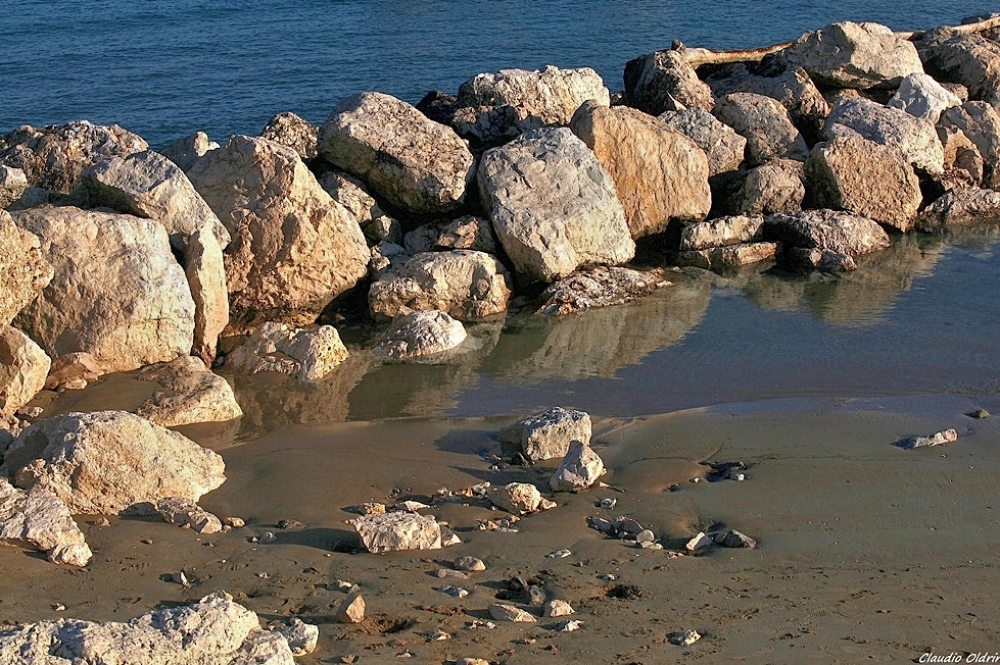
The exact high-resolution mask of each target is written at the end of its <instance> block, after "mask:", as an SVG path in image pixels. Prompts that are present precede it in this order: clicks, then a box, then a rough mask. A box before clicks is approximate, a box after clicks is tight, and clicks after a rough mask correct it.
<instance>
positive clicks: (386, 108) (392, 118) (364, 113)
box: [319, 92, 475, 214]
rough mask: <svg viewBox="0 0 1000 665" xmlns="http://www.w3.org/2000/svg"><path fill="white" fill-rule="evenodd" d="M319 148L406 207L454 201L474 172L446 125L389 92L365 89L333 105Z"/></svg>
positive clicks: (439, 207) (427, 208) (444, 206)
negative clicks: (431, 118)
mask: <svg viewBox="0 0 1000 665" xmlns="http://www.w3.org/2000/svg"><path fill="white" fill-rule="evenodd" d="M319 153H320V155H322V156H323V157H324V158H325V159H326V160H327V161H329V162H330V163H331V164H333V165H334V166H336V167H337V168H338V169H341V170H344V171H347V172H348V173H351V174H353V175H356V176H358V177H359V178H361V179H362V180H364V181H365V182H366V183H367V184H368V186H369V187H371V189H372V191H373V192H374V193H375V194H376V195H377V196H379V197H380V198H381V199H383V200H385V201H386V202H387V203H390V204H392V205H393V206H396V207H398V208H401V209H403V210H405V211H407V212H411V213H417V214H420V213H439V212H445V211H448V210H452V209H454V208H457V207H459V206H460V205H461V204H462V202H463V200H464V198H465V190H466V187H467V186H468V184H469V183H470V182H471V180H472V177H473V174H474V171H475V169H474V160H473V157H472V153H471V152H470V151H469V147H468V145H467V144H466V142H465V141H464V140H462V139H461V138H460V137H459V136H458V134H456V133H455V131H454V130H453V129H451V128H450V127H446V126H444V125H441V124H439V123H436V122H434V121H433V120H429V119H428V118H427V117H426V116H424V115H423V114H422V113H421V112H420V111H418V110H417V109H416V108H414V107H413V106H411V105H410V104H407V103H406V102H403V101H400V100H398V99H396V98H395V97H392V96H390V95H385V94H382V93H379V92H364V93H361V94H359V95H354V96H352V97H348V98H347V99H344V100H343V101H341V102H340V103H339V104H337V106H335V107H334V109H333V111H332V112H331V114H330V118H329V119H328V120H327V121H326V124H324V125H323V127H322V128H320V131H319Z"/></svg>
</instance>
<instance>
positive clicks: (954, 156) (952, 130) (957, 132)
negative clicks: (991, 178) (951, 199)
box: [937, 125, 996, 191]
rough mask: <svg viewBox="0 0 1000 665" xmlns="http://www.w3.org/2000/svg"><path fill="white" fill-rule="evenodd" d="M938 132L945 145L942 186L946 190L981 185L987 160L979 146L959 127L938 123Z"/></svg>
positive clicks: (942, 143)
mask: <svg viewBox="0 0 1000 665" xmlns="http://www.w3.org/2000/svg"><path fill="white" fill-rule="evenodd" d="M937 132H938V138H939V139H941V145H942V146H943V147H944V175H942V176H941V186H942V187H943V188H944V189H945V190H946V191H947V190H952V189H967V188H970V187H979V186H980V185H981V184H982V183H983V175H984V172H985V162H984V160H983V155H982V153H981V152H979V147H978V146H977V145H976V144H975V143H973V142H972V140H971V139H970V138H969V137H968V136H966V135H965V132H963V131H962V130H961V129H958V128H957V127H952V126H949V127H946V126H944V125H938V128H937ZM994 172H996V169H994Z"/></svg>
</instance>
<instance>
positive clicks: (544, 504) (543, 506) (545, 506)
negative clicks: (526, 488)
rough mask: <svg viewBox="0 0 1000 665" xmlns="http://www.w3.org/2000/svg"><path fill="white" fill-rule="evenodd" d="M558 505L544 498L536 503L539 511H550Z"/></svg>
mask: <svg viewBox="0 0 1000 665" xmlns="http://www.w3.org/2000/svg"><path fill="white" fill-rule="evenodd" d="M558 507H559V504H558V503H556V502H555V501H553V500H551V499H546V498H545V497H544V496H543V497H542V498H541V499H539V501H538V509H539V510H552V509H553V508H558Z"/></svg>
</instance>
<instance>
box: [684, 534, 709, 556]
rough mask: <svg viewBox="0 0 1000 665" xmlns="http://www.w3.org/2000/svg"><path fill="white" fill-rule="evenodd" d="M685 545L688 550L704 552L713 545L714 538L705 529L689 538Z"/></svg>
mask: <svg viewBox="0 0 1000 665" xmlns="http://www.w3.org/2000/svg"><path fill="white" fill-rule="evenodd" d="M684 547H685V548H686V549H687V551H688V552H703V551H706V550H708V549H709V548H710V547H712V539H711V538H709V537H708V536H706V535H705V533H704V532H703V531H699V532H698V535H697V536H695V537H694V538H692V539H691V540H689V541H688V543H687V545H685V546H684Z"/></svg>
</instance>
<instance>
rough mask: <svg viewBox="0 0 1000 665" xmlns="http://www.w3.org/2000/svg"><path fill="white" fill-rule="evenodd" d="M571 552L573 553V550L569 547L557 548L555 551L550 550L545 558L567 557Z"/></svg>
mask: <svg viewBox="0 0 1000 665" xmlns="http://www.w3.org/2000/svg"><path fill="white" fill-rule="evenodd" d="M570 554H572V552H570V551H569V550H567V549H565V548H564V549H561V550H556V551H555V552H549V553H548V554H546V555H545V558H546V559H565V558H566V557H568V556H569V555H570Z"/></svg>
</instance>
